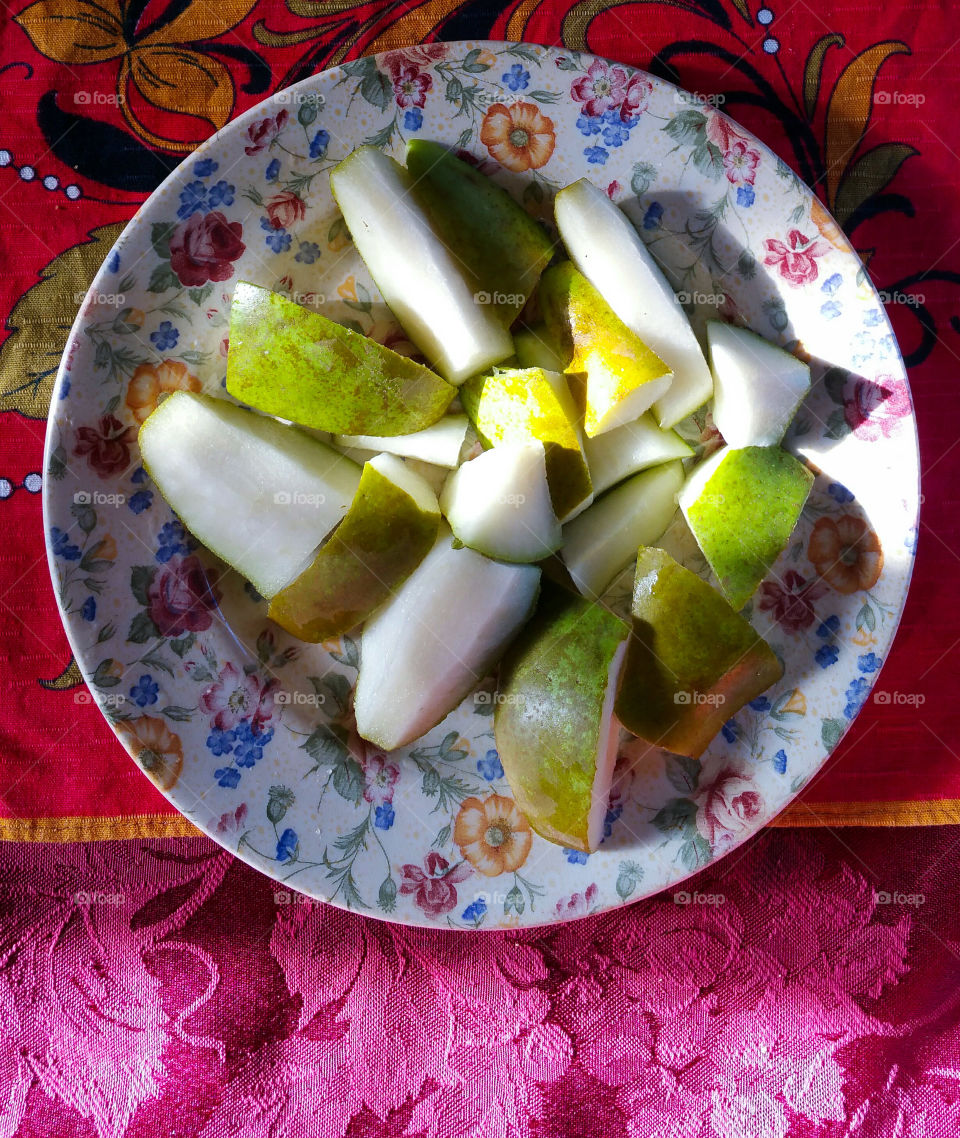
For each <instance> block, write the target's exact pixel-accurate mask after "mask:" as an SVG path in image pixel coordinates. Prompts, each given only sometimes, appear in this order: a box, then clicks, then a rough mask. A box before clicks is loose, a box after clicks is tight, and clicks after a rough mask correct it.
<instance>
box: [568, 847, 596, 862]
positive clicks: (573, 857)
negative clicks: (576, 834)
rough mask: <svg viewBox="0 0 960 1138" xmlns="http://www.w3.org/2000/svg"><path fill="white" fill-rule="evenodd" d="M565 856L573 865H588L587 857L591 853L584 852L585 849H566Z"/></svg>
mask: <svg viewBox="0 0 960 1138" xmlns="http://www.w3.org/2000/svg"><path fill="white" fill-rule="evenodd" d="M563 856H564V857H565V858H566V859H567V861H568V862H569V863H570V864H571V865H586V864H587V858H588V857H589V856H590V855H589V854H588V853H584V851H583V850H569V849H565V850H564V851H563Z"/></svg>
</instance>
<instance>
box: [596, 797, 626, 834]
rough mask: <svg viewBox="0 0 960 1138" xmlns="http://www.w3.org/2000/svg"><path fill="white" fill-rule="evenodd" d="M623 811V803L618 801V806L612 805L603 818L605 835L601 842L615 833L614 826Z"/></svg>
mask: <svg viewBox="0 0 960 1138" xmlns="http://www.w3.org/2000/svg"><path fill="white" fill-rule="evenodd" d="M622 813H623V803H622V802H618V803H617V805H616V806H611V807H610V809H609V810H608V811H607V812H606V814H605V815H604V818H603V837H602V838H601V839H600V841H601V842H605V841H606V840H607V838H609V837H610V835H611V834H612V833H613V826H614V823H615V822H616V821H617V819H618V818H619V817H620V815H621V814H622Z"/></svg>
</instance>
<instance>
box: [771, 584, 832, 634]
mask: <svg viewBox="0 0 960 1138" xmlns="http://www.w3.org/2000/svg"><path fill="white" fill-rule="evenodd" d="M826 591H827V587H826V585H824V583H823V582H822V581H820V580H819V579H815V580H813V581H811V582H810V583H809V584H808V583H807V579H806V577H804V576H803V575H802V574H800V573H798V572H797V571H796V570H795V569H788V570H787V572H786V573H784V575H783V580H782V581H764V582H763V584H762V585H761V586H760V591H759V594H758V600H757V608H758V609H760V611H761V612H772V613H773V616H774V619H775V620H776V622H777V624H779V625H780V627H781V628H783V629H784V630H785V631H786V632H790V633H796V632H802V631H803V630H804V629H805V628H809V627H810V626H811V625H812V624H813V622H814V621H815V620H816V619H817V614H816V610H815V609H814V607H813V602H814V601H818V600H819V599H820V598H821V597H822V596H823V595H824V593H826Z"/></svg>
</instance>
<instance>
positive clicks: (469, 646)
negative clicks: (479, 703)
mask: <svg viewBox="0 0 960 1138" xmlns="http://www.w3.org/2000/svg"><path fill="white" fill-rule="evenodd" d="M539 585H540V570H539V569H538V568H537V567H536V566H535V565H507V564H505V563H504V562H502V561H493V560H491V559H490V558H489V557H484V556H483V554H481V553H477V552H476V551H475V550H473V549H469V548H467V547H462V548H459V549H455V548H454V546H453V535H452V534H451V533H450V531H449V530H448V529H446V527H444V528H443V529H442V530H441V535H440V537H439V538H438V540H437V543H436V545H434V547H433V549H432V550H431V551H430V552H429V553H428V554H427V556H426V557H425V558H424V560H423V561H421V562H420V564H419V565H418V566H417V568H416V569H415V570H414V571H413V573H412V574H411V575H410V576H409V577H408V578H407V580H406V581H405V582H404V583H403V585H401V587H400V588H399V589H398V590H397V592H396V594H395V595H394V596H393V597H392V598H391V600H390V601H389V602H388V603H387V604H386V605H384V606H383V607H382V608H380V609H379V610H378V611H377V612H376V613H375V614H374V615H373V616H372V617H371V618H370V620H368V621H367V623H366V625H365V626H364V629H363V635H362V638H361V643H360V672H359V675H358V677H357V686H356V690H355V692H354V711H355V714H356V721H357V732H358V733H359V734H360V735H361V737H362V738H364V739H367V740H369V741H370V742H371V743H373V744H375V745H376V746H378V747H382V748H383V749H384V750H385V751H391V750H393V749H394V748H396V747H402V746H404V745H406V744H407V743H411V742H413V740H414V739H419V738H420V736H421V735H424V734H425V733H426V732H427V731H429V730H430V729H431V728H433V727H435V726H436V725H437V724H438V723H440V722H441V721H442V720H443V719H444V718H445V717H446V716H447V715H448V714H449V713H450V712H451V711H453V709H454V708H455V707H456V706H457V705H458V704H459V703H460V701H461V700H462V699H463V698H464V697H465V696H467V695H469V693H470V692H471V691H472V690H473V689H474V688H475V687H476V686H477V684H478V683H479V682H480V681H481V680H482V679H483V677H484V676H485V675H486V674H487V672H488V671H489V670H490V668H491V667H492V666H493V665H494V664H495V663H496V662H497V660H498V659H499V658H500V656H501V655H502V653H503V652H504V650H505V649H506V647H507V645H508V644H509V643H510V641H511V640H512V639H513V637H514V636H515V635H516V633H517V632H518V631H519V630H520V628H521V627H522V625H523V624H524V623H525V622H526V620H527V618H528V617H529V616H530V613H531V611H532V609H533V606H534V604H535V602H536V598H537V592H538V589H539Z"/></svg>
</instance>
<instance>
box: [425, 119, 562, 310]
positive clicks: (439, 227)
mask: <svg viewBox="0 0 960 1138" xmlns="http://www.w3.org/2000/svg"><path fill="white" fill-rule="evenodd" d="M407 169H408V170H409V171H410V173H411V174H412V175H413V177H414V181H415V183H416V195H417V200H418V201H419V203H420V205H421V206H422V207H423V208H424V209H425V210H426V212H427V215H428V217H429V218H430V221H431V222H432V223H433V228H434V229H435V230H436V231H437V234H438V235H439V237H440V240H441V241H443V243H444V244H445V245H446V247H447V248H448V249H449V250H450V252H451V253H452V254H453V255H454V258H455V259H456V260H457V261H458V262H459V263H460V264H462V265H467V266H469V268H470V272H471V274H472V276H473V279H474V281H475V283H476V289H477V291H478V292H479V293H483V294H486V296H487V297H488V298H489V299H488V300H486V302H485V303H487V304H490V305H492V306H493V309H494V311H495V312H496V313H497V316H498V317H499V319H500V321H501V323H502V324H503V326H504V327H505V328H509V327H510V325H511V324H512V323H513V321H514V320H515V319H516V317H517V315H518V314H519V312H520V310H521V309H522V308H523V306H524V304H525V303H526V300H527V297H529V296H531V295H532V293H533V291H534V289H535V288H536V287H537V281H538V280H539V279H540V274H541V273H542V272H543V270H544V269H545V268H546V267H547V265H548V264H549V263H550V258H551V257H552V256H553V241H552V240H551V239H550V235H549V234H548V233H547V231H546V230H545V229H544V228H543V226H542V225H541V224H540V223H539V222H538V221H536V220H535V219H534V218H532V217H531V216H530V215H529V214H528V213H527V211H526V210H525V209H524V208H523V206H521V205H520V204H519V203H518V202H516V201H514V199H513V198H512V197H511V196H510V194H508V193H507V191H506V190H505V189H503V188H502V187H501V186H498V185H497V184H496V182H493V181H491V180H490V178H488V177H487V176H486V174H483V173H481V172H480V171H479V170H477V169H476V168H475V167H473V166H470V165H468V163H466V162H462V161H461V160H460V159H459V158H458V157H457V156H456V155H455V154H454V153H453V151H451V150H448V149H447V148H446V147H445V146H442V145H441V144H440V143H439V142H428V141H427V140H426V139H421V138H414V139H411V140H410V142H408V143H407Z"/></svg>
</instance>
